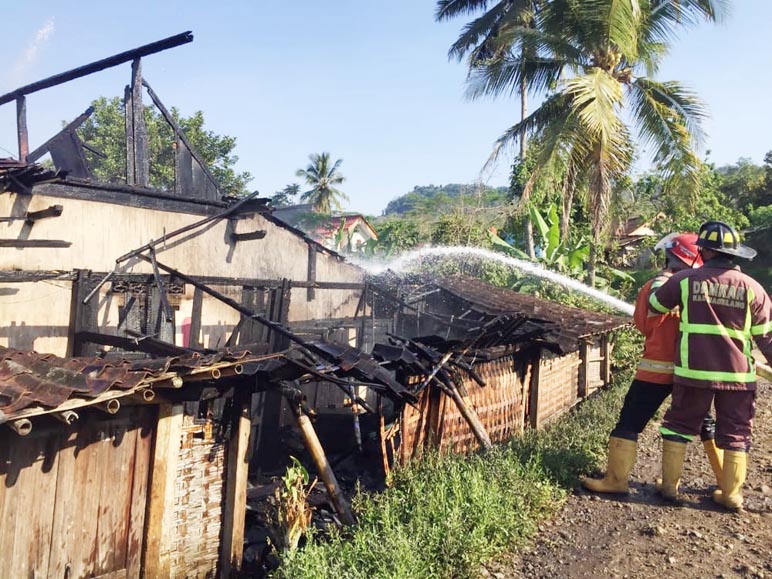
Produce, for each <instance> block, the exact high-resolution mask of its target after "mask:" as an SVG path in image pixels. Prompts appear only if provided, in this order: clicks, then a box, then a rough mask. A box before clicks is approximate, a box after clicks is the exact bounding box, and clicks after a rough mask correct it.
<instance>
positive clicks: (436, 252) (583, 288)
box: [360, 247, 634, 316]
mask: <svg viewBox="0 0 772 579" xmlns="http://www.w3.org/2000/svg"><path fill="white" fill-rule="evenodd" d="M430 257H452V258H468V257H475V258H479V259H483V260H488V261H494V262H497V263H501V264H503V265H506V266H509V267H514V268H516V269H518V270H520V271H522V272H525V273H528V274H531V275H535V276H537V277H540V278H542V279H546V280H549V281H551V282H553V283H556V284H558V285H561V286H563V287H564V288H566V289H569V290H572V291H577V292H581V293H583V294H585V295H587V296H589V297H591V298H594V299H596V300H598V301H601V302H603V303H604V304H607V305H609V306H611V307H613V308H615V309H617V310H619V311H621V312H624V313H625V314H628V315H630V316H631V315H633V310H634V308H633V306H632V305H630V304H628V303H627V302H625V301H622V300H620V299H618V298H615V297H613V296H610V295H608V294H606V293H604V292H602V291H600V290H597V289H595V288H591V287H590V286H587V285H585V284H583V283H582V282H580V281H578V280H575V279H573V278H570V277H568V276H565V275H562V274H560V273H557V272H554V271H550V270H548V269H545V268H544V267H542V266H541V265H539V264H537V263H534V262H532V261H527V260H524V259H517V258H514V257H509V256H506V255H502V254H501V253H496V252H493V251H490V250H488V249H483V248H480V247H428V248H423V249H418V250H415V251H411V252H409V253H404V254H402V255H401V256H399V257H398V258H397V259H395V260H393V261H391V262H389V263H381V264H372V263H371V264H366V263H361V264H360V265H362V267H364V268H365V269H367V270H368V271H370V272H371V273H373V274H379V273H383V272H385V271H386V270H392V271H394V272H397V273H400V272H404V271H407V270H408V269H409V266H410V265H411V264H416V263H420V262H421V261H422V260H423V259H425V258H430Z"/></svg>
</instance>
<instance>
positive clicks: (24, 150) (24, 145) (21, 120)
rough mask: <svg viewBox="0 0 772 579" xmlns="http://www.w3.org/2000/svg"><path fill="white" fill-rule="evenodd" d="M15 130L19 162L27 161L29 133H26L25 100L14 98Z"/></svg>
mask: <svg viewBox="0 0 772 579" xmlns="http://www.w3.org/2000/svg"><path fill="white" fill-rule="evenodd" d="M16 130H17V135H18V139H19V160H20V161H27V157H28V155H29V132H28V131H27V98H26V97H25V96H24V95H23V94H22V95H18V96H17V97H16Z"/></svg>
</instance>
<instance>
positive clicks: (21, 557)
mask: <svg viewBox="0 0 772 579" xmlns="http://www.w3.org/2000/svg"><path fill="white" fill-rule="evenodd" d="M152 414H153V410H152V409H145V408H138V409H135V410H131V411H129V410H124V411H122V413H121V415H120V417H119V418H116V417H109V418H108V417H107V415H105V416H104V417H102V416H100V415H98V414H95V415H93V416H92V415H91V414H85V413H84V416H85V417H87V418H88V419H87V420H84V419H83V418H82V419H81V421H80V422H79V423H78V427H77V428H72V427H70V428H68V427H65V426H63V425H59V426H57V425H52V426H51V427H49V428H45V427H43V428H41V427H40V425H37V426H38V429H37V430H33V432H32V434H30V435H29V436H28V437H25V438H21V437H19V436H17V435H16V434H14V433H12V432H10V431H8V432H1V433H0V517H1V518H0V520H1V521H2V527H0V553H2V554H3V555H2V560H3V564H2V565H1V566H0V578H6V577H7V578H9V579H10V578H16V577H70V578H72V579H75V578H78V577H94V576H100V575H107V574H111V576H112V577H121V576H124V577H129V576H131V577H136V576H138V572H139V566H140V563H141V561H140V558H141V553H142V539H143V527H144V518H145V502H146V493H147V475H148V465H149V461H150V449H151V444H150V443H151V428H150V425H151V423H152V420H153V416H152ZM41 422H42V421H41Z"/></svg>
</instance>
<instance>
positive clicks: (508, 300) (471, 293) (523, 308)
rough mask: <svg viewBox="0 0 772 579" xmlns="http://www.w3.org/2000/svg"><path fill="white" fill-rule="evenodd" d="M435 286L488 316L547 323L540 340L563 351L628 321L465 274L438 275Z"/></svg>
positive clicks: (628, 322) (627, 319) (620, 317)
mask: <svg viewBox="0 0 772 579" xmlns="http://www.w3.org/2000/svg"><path fill="white" fill-rule="evenodd" d="M436 285H437V287H439V288H440V289H441V290H443V291H445V292H448V293H449V294H452V295H454V296H456V297H457V298H459V299H461V300H463V301H465V302H466V303H468V304H469V306H470V308H471V309H474V310H477V311H479V312H481V313H484V314H487V315H491V316H497V315H501V314H520V315H525V316H526V317H527V318H528V319H529V320H530V321H531V322H533V323H539V322H543V323H544V325H546V326H548V332H547V334H546V335H545V336H544V337H543V339H545V340H548V341H555V342H556V343H557V344H558V345H560V347H561V349H562V350H563V351H570V350H572V349H575V347H576V346H577V344H578V342H579V340H580V339H581V338H583V337H585V336H591V335H594V334H601V333H605V332H608V331H611V330H614V329H616V328H620V327H623V326H626V325H629V324H630V323H631V321H632V320H631V319H630V318H627V317H622V316H616V315H611V314H604V313H599V312H593V311H590V310H584V309H581V308H574V307H570V306H564V305H562V304H558V303H556V302H551V301H549V300H545V299H543V298H539V297H536V296H533V295H530V294H524V293H519V292H516V291H513V290H510V289H504V288H499V287H495V286H492V285H490V284H488V283H485V282H483V281H480V280H479V279H476V278H471V277H467V276H461V275H457V276H453V277H447V278H442V279H440V280H437V281H436Z"/></svg>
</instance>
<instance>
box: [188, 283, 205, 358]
mask: <svg viewBox="0 0 772 579" xmlns="http://www.w3.org/2000/svg"><path fill="white" fill-rule="evenodd" d="M203 304H204V292H202V291H201V288H198V287H197V288H196V289H194V290H193V311H192V312H191V314H190V334H189V335H188V343H187V344H185V345H186V346H187V347H188V348H200V347H202V346H203V345H204V344H203V341H202V339H201V312H202V309H203Z"/></svg>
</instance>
